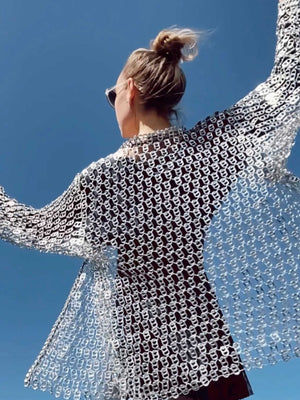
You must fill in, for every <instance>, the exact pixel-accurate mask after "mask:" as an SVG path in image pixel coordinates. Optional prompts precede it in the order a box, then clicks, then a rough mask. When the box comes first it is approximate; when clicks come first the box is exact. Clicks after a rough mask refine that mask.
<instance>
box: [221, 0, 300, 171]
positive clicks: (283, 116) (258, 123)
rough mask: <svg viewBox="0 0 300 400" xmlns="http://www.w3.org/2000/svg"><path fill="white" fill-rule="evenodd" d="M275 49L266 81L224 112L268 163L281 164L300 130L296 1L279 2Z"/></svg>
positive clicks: (299, 42)
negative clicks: (260, 148) (259, 148)
mask: <svg viewBox="0 0 300 400" xmlns="http://www.w3.org/2000/svg"><path fill="white" fill-rule="evenodd" d="M278 7H279V9H278V19H277V46H276V52H275V61H274V66H273V69H272V71H271V74H270V76H269V77H268V79H267V80H266V81H265V82H263V83H262V84H260V85H258V86H257V87H256V88H255V89H254V90H253V91H252V92H250V93H249V94H248V95H247V96H246V97H244V98H243V99H241V100H240V101H239V102H237V103H236V104H235V105H234V106H233V107H231V108H230V109H229V110H227V112H226V114H227V115H226V119H227V121H228V122H229V125H230V126H231V127H233V128H234V131H235V132H236V133H238V134H239V135H241V136H243V135H251V140H253V141H254V143H253V142H252V145H253V146H254V147H256V145H258V146H260V147H262V150H263V153H265V154H267V155H268V156H267V157H268V158H269V161H270V162H272V160H273V162H274V160H275V159H276V160H277V161H276V162H277V163H279V164H281V165H282V164H284V162H285V160H286V158H287V156H288V155H289V152H290V148H291V146H292V144H293V142H294V137H295V134H296V131H297V129H298V128H299V126H300V0H281V1H279V6H278Z"/></svg>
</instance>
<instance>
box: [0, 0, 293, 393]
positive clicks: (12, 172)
mask: <svg viewBox="0 0 300 400" xmlns="http://www.w3.org/2000/svg"><path fill="white" fill-rule="evenodd" d="M276 15H277V0H243V1H241V0H227V1H224V0H152V1H151V2H143V1H138V0H133V1H131V0H127V1H122V0H115V1H107V2H101V1H99V0H42V1H41V0H26V1H24V0H1V3H0V135H1V136H0V137H1V145H0V163H1V167H0V185H2V186H4V188H5V190H6V191H7V192H8V193H9V194H10V195H11V196H13V197H15V198H17V199H18V200H19V201H21V202H23V203H26V204H30V205H32V206H34V207H41V206H43V205H45V204H46V203H48V202H50V201H51V200H53V199H54V198H55V197H57V196H58V195H59V194H61V193H62V191H63V190H64V189H66V187H67V186H68V185H69V183H70V182H71V180H72V179H73V177H74V175H75V174H76V173H77V172H79V171H80V170H82V169H83V168H84V167H86V166H87V165H88V164H89V163H90V162H92V161H94V160H97V159H98V158H100V157H103V156H106V155H107V154H109V153H111V152H113V151H115V150H116V149H117V148H118V147H119V146H120V145H121V143H122V139H121V137H120V134H119V131H118V126H117V123H116V121H115V117H114V112H113V110H112V109H111V108H110V107H109V106H108V105H107V103H106V99H105V97H104V91H105V88H107V87H110V86H112V85H113V84H114V83H115V81H116V79H117V77H118V74H119V72H120V70H121V68H122V66H123V64H124V62H125V60H126V58H127V56H128V55H129V53H130V52H131V51H132V50H134V49H135V48H137V47H146V46H148V43H149V40H150V39H153V38H154V37H155V35H156V34H157V33H158V32H159V31H160V30H161V29H162V28H164V27H168V26H171V25H178V26H185V27H193V28H197V29H201V30H210V31H211V34H210V35H208V36H207V37H206V38H205V40H204V41H203V43H202V45H201V47H200V53H199V56H198V58H197V59H196V60H195V61H193V62H192V63H189V64H188V63H187V64H185V65H183V68H184V70H185V72H186V75H187V79H188V87H187V92H186V95H185V97H184V100H183V102H182V106H181V108H182V111H183V113H184V115H185V125H186V126H188V127H191V126H192V125H193V124H195V123H196V122H197V121H198V120H201V119H203V118H204V117H206V116H207V115H209V114H212V113H213V112H214V111H216V110H222V109H224V108H226V107H228V106H230V105H231V104H233V103H234V102H236V101H237V100H239V99H240V98H241V97H243V96H244V95H246V94H247V93H248V92H249V91H250V90H251V89H253V88H254V87H255V86H256V85H257V84H259V83H260V82H262V81H264V80H265V79H266V77H267V76H268V74H269V73H270V70H271V68H272V64H273V58H274V47H275V22H276ZM299 153H300V147H299V143H298V144H297V143H296V146H295V147H294V149H293V152H292V154H291V157H290V160H289V163H288V167H289V169H291V170H292V171H294V172H295V173H296V174H297V175H299V172H300V168H299V164H298V163H297V160H298V159H299V156H300V154H299ZM80 265H81V260H78V259H71V258H67V257H62V256H57V255H49V254H47V255H45V254H40V253H38V252H36V251H30V250H24V249H19V248H17V247H14V246H12V245H10V244H7V243H2V242H0V274H1V279H0V304H1V308H0V313H1V319H0V320H1V329H0V400H11V399H22V400H29V399H32V400H43V399H44V400H47V399H48V400H49V399H51V398H52V396H50V395H49V394H48V393H42V392H34V391H32V390H31V389H24V388H23V378H24V375H25V373H26V371H27V369H28V368H29V367H30V365H31V363H32V362H33V361H34V358H35V356H36V355H37V354H38V352H39V350H40V349H41V347H42V345H43V343H44V340H45V339H46V337H47V335H48V333H49V331H50V329H51V327H52V324H53V323H54V321H55V319H56V317H57V315H58V313H59V312H60V310H61V308H62V306H63V304H64V301H65V299H66V297H67V294H68V292H69V290H70V287H71V285H72V283H73V281H74V278H75V276H76V274H77V272H78V269H79V267H80ZM299 367H300V360H297V359H296V360H293V361H291V362H289V363H287V364H286V363H281V364H279V365H277V366H273V367H266V368H265V369H263V370H256V371H250V373H249V378H250V380H251V383H252V386H253V389H254V392H255V395H254V396H253V399H254V400H269V399H270V400H282V399H284V400H296V399H299V392H300V383H299V382H298V377H299Z"/></svg>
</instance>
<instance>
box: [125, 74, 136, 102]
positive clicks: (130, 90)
mask: <svg viewBox="0 0 300 400" xmlns="http://www.w3.org/2000/svg"><path fill="white" fill-rule="evenodd" d="M136 94H137V88H136V87H135V85H134V80H133V79H132V78H128V79H127V102H128V103H129V105H130V106H133V104H134V99H135V98H136Z"/></svg>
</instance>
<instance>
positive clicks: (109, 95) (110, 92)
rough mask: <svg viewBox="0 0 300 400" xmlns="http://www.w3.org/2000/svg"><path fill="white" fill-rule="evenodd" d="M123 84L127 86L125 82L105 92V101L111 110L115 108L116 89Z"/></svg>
mask: <svg viewBox="0 0 300 400" xmlns="http://www.w3.org/2000/svg"><path fill="white" fill-rule="evenodd" d="M125 83H126V84H127V82H122V83H120V84H119V85H115V86H113V87H111V88H109V89H106V90H105V96H106V99H107V101H108V103H109V105H110V106H111V107H112V108H115V102H116V97H117V93H116V88H117V87H119V86H122V85H124V84H125Z"/></svg>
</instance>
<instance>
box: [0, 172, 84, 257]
mask: <svg viewBox="0 0 300 400" xmlns="http://www.w3.org/2000/svg"><path fill="white" fill-rule="evenodd" d="M82 182H83V180H82V175H81V174H80V175H77V176H76V177H75V179H74V181H73V182H72V184H71V185H70V187H69V188H68V189H67V190H66V191H65V192H64V193H63V194H62V195H61V196H60V197H58V198H57V199H56V200H55V201H53V202H52V203H50V204H48V205H46V206H45V207H43V208H41V209H34V208H32V207H29V206H26V205H23V204H20V203H18V202H17V201H16V200H14V199H12V198H10V197H8V196H7V195H6V194H5V192H4V190H3V188H1V187H0V237H1V238H2V239H4V240H7V241H9V242H12V243H14V244H17V245H19V246H24V247H29V248H36V249H39V250H41V251H45V252H54V253H60V254H68V255H74V256H84V253H85V224H86V212H87V193H86V189H85V187H84V185H83V184H82Z"/></svg>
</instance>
